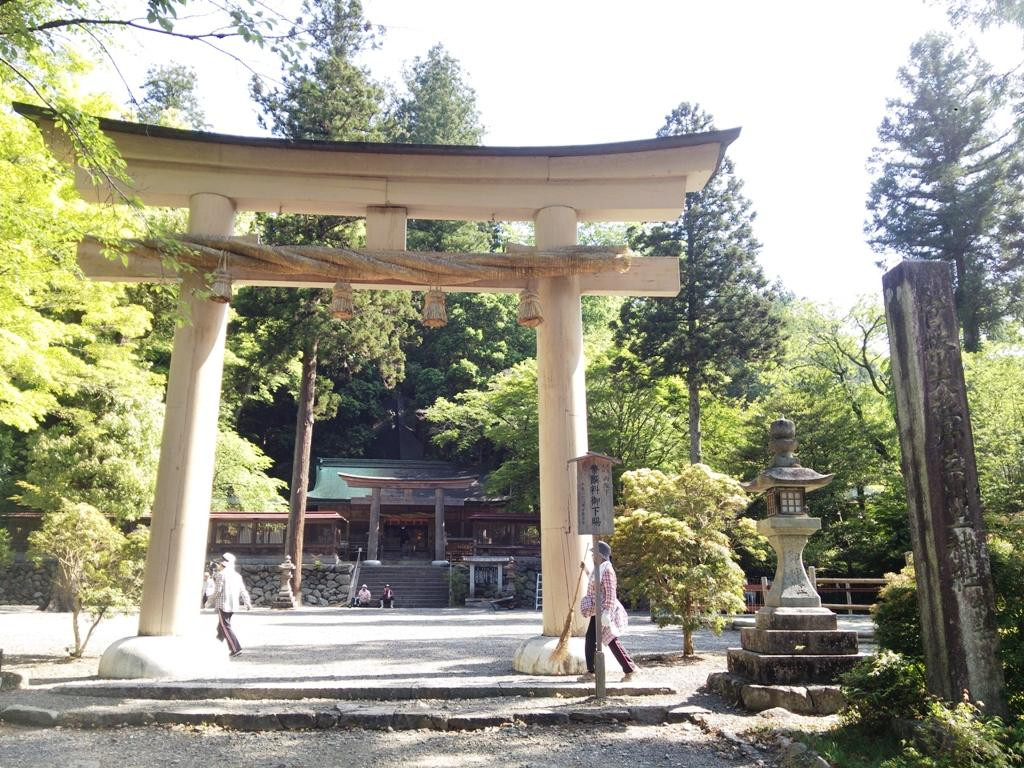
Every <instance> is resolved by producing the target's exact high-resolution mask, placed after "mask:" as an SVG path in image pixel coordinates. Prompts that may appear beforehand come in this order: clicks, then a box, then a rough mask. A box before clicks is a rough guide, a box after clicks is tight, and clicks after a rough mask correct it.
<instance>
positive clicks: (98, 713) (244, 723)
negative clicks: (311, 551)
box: [0, 704, 710, 731]
mask: <svg viewBox="0 0 1024 768" xmlns="http://www.w3.org/2000/svg"><path fill="white" fill-rule="evenodd" d="M707 714H710V712H709V710H706V709H703V708H701V707H694V706H680V707H668V706H646V705H638V706H629V707H619V706H614V707H601V708H596V709H566V710H552V709H538V710H531V711H524V712H512V713H501V712H476V713H466V714H450V713H446V712H443V711H437V710H424V711H422V712H420V711H411V712H408V711H395V710H394V709H392V708H389V707H362V708H349V707H348V706H346V705H344V704H338V705H336V706H335V707H334V708H333V709H331V710H318V711H316V710H311V709H310V710H288V711H284V712H223V711H219V710H216V709H206V708H198V707H197V708H195V709H181V710H163V711H154V712H139V711H134V712H133V711H128V712H125V711H123V710H122V709H119V708H110V709H72V710H67V711H64V712H58V711H55V710H49V709H43V708H41V707H30V706H26V705H22V704H12V705H10V706H8V707H6V708H4V709H0V722H3V723H6V724H8V725H23V726H31V727H37V728H52V727H65V728H82V729H101V728H118V727H122V726H144V725H216V726H219V727H222V728H228V729H231V730H238V731H281V730H288V731H295V730H323V729H331V728H366V729H371V730H389V729H390V730H395V731H402V730H433V731H472V730H480V729H483V728H496V727H512V726H516V725H520V726H521V725H536V726H566V725H573V724H578V725H584V724H611V723H633V724H635V725H662V724H665V723H681V722H691V723H694V724H696V725H702V724H703V718H704V715H707Z"/></svg>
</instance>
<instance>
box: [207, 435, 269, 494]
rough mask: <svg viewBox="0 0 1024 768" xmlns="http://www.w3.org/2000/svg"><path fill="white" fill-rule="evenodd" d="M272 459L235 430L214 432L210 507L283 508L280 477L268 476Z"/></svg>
mask: <svg viewBox="0 0 1024 768" xmlns="http://www.w3.org/2000/svg"><path fill="white" fill-rule="evenodd" d="M272 463H273V460H272V459H270V457H268V456H267V455H266V454H265V453H263V451H261V450H260V449H259V447H258V446H256V445H254V444H253V443H251V442H249V441H248V440H246V439H245V438H243V437H240V436H239V435H238V434H237V433H236V432H235V431H234V430H224V429H221V430H220V432H219V434H218V435H217V461H216V465H215V466H214V470H213V498H212V500H211V502H210V504H211V507H210V508H211V509H212V510H217V511H219V510H227V509H238V510H248V511H252V512H279V511H281V510H282V509H284V507H285V500H284V497H283V496H282V495H281V492H282V491H283V490H284V489H285V488H286V484H285V482H284V481H283V480H278V479H277V478H272V477H269V476H267V474H266V470H267V469H269V468H270V465H271V464H272Z"/></svg>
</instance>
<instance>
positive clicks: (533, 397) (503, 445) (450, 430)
mask: <svg viewBox="0 0 1024 768" xmlns="http://www.w3.org/2000/svg"><path fill="white" fill-rule="evenodd" d="M427 420H428V421H429V422H431V423H432V424H433V425H435V429H436V430H437V432H436V434H435V435H434V442H435V444H437V445H438V446H439V447H440V448H442V449H444V450H446V451H448V455H450V456H452V457H453V458H456V459H462V460H463V461H467V463H474V464H478V465H480V464H482V465H485V466H486V465H490V466H496V469H495V471H494V472H492V473H491V474H490V475H488V477H487V480H486V482H485V485H484V489H485V490H486V491H487V492H488V493H496V494H502V495H504V494H507V495H508V497H509V509H511V510H531V509H532V510H536V509H537V508H538V505H539V502H540V488H539V478H538V475H537V466H538V463H539V461H540V459H539V454H538V437H537V435H538V424H537V364H536V361H534V360H524V361H523V362H521V363H518V364H517V365H514V366H512V367H511V368H510V369H508V370H507V371H503V372H501V373H499V374H497V375H495V376H493V377H492V378H491V380H490V381H489V382H488V384H487V387H486V389H482V390H479V389H471V390H467V391H465V392H462V393H460V394H458V395H456V396H455V397H454V398H452V399H451V400H448V399H446V398H438V400H437V402H435V403H434V405H433V406H431V407H430V408H429V409H428V410H427Z"/></svg>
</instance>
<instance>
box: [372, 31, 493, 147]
mask: <svg viewBox="0 0 1024 768" xmlns="http://www.w3.org/2000/svg"><path fill="white" fill-rule="evenodd" d="M405 85H406V88H407V90H408V93H407V94H406V95H405V96H403V97H401V98H399V99H398V100H397V103H396V104H395V106H394V108H393V110H392V113H391V115H390V119H391V121H393V123H394V126H393V127H392V128H391V129H390V131H389V132H390V133H391V134H392V140H393V141H397V142H401V143H403V144H479V143H480V141H481V140H482V139H483V136H484V129H483V126H482V125H481V124H480V114H479V112H478V111H477V107H476V93H475V92H474V91H473V89H472V88H470V87H469V85H467V84H466V81H465V78H464V77H463V73H462V67H461V66H460V65H459V62H458V61H457V60H456V59H455V58H454V57H453V56H451V54H449V53H448V52H447V51H446V50H445V49H444V46H443V45H441V44H437V45H435V46H434V47H432V48H431V49H430V50H429V51H428V52H427V55H426V56H425V57H419V56H417V57H416V58H415V59H413V62H412V64H411V65H410V66H409V67H408V68H407V69H406V71H405Z"/></svg>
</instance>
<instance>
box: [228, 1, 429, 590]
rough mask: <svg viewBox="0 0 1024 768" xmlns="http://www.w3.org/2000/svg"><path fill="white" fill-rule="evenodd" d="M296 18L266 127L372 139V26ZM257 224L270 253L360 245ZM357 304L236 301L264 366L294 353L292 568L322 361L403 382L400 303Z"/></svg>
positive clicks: (328, 13)
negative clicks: (292, 60) (305, 41)
mask: <svg viewBox="0 0 1024 768" xmlns="http://www.w3.org/2000/svg"><path fill="white" fill-rule="evenodd" d="M304 11H305V14H306V15H307V17H308V18H310V19H311V23H312V34H313V39H314V45H313V48H312V55H311V58H310V60H309V61H306V62H299V63H296V64H294V65H293V66H292V67H291V69H290V70H289V71H288V72H287V74H286V75H285V77H284V80H283V86H282V87H281V88H278V89H275V90H273V91H266V90H264V88H263V86H262V85H261V83H260V81H259V80H254V81H253V85H252V95H253V98H254V99H255V100H256V102H257V103H258V104H259V105H260V107H261V108H262V109H263V112H264V118H263V120H264V122H265V124H266V123H269V124H271V125H272V126H273V128H274V131H275V133H277V134H279V135H283V136H286V137H288V138H291V139H313V140H331V141H366V140H373V139H376V138H379V133H378V118H379V115H380V113H381V108H382V100H383V97H384V91H383V89H382V88H381V87H380V86H379V85H377V84H376V83H374V82H373V80H372V79H371V78H370V76H369V73H368V72H367V71H366V70H365V69H363V68H361V67H359V66H357V65H356V64H355V58H356V56H357V55H358V54H359V53H360V52H361V51H363V50H364V49H365V48H367V47H368V46H371V45H373V44H374V39H375V37H374V32H373V29H372V27H370V25H369V24H367V22H366V21H365V19H364V18H363V14H362V6H361V4H360V3H359V2H358V0H329V2H325V3H318V4H314V3H312V2H307V3H305V4H304ZM261 223H262V230H263V232H262V234H263V236H264V239H265V241H266V242H269V243H273V244H304V243H308V244H318V245H326V246H354V245H357V244H358V243H357V242H355V240H356V238H357V237H358V234H357V233H358V231H359V225H358V222H356V221H355V220H353V219H351V218H347V217H341V216H327V217H325V216H266V217H263V218H262V220H261ZM264 294H265V295H264ZM355 298H356V308H357V315H356V317H355V318H353V319H352V320H348V321H344V322H342V321H338V320H335V319H333V318H332V317H331V316H330V312H329V306H330V292H329V291H323V290H301V291H297V290H294V289H277V290H274V291H268V290H266V289H264V291H262V292H261V293H260V295H259V296H253V297H249V300H248V301H246V300H241V297H240V300H239V301H238V302H236V309H238V310H239V311H240V314H243V313H244V314H248V315H249V322H248V325H249V326H250V328H253V329H254V330H259V328H260V326H261V325H262V324H263V323H273V324H275V325H277V326H279V327H278V332H277V335H276V339H277V341H278V343H279V345H280V346H277V347H276V348H275V347H272V348H270V349H267V350H264V351H263V352H261V353H260V354H261V356H262V357H263V362H264V363H265V364H266V365H267V366H268V367H269V366H272V365H273V363H274V361H275V360H277V359H280V358H281V357H285V358H286V357H287V356H288V355H289V353H292V354H293V353H294V350H295V349H296V348H297V349H298V350H299V351H300V360H301V376H300V380H299V386H298V393H297V395H296V400H297V412H296V422H295V423H296V426H295V442H294V450H293V457H292V471H291V499H290V512H289V519H288V532H287V543H286V548H287V551H288V553H289V554H290V555H291V557H292V560H293V562H295V563H296V564H299V563H301V561H302V550H303V540H302V539H303V531H304V525H305V507H306V486H307V484H308V481H309V467H310V454H311V445H312V438H313V425H314V423H315V421H316V419H317V418H318V417H323V416H330V415H332V414H333V411H334V410H335V409H336V408H337V405H338V402H339V400H338V398H337V397H336V396H335V395H334V393H333V382H330V381H328V380H326V379H324V378H322V377H321V378H319V379H318V375H317V374H318V368H319V366H320V364H321V360H322V359H323V358H324V357H327V358H330V359H331V360H332V361H333V362H334V363H335V365H334V369H335V370H347V371H349V372H352V371H356V370H359V369H360V368H363V367H366V366H369V365H373V364H376V365H377V367H378V369H379V370H380V372H381V373H382V374H383V376H384V378H385V379H386V380H387V381H388V382H389V384H393V383H394V382H395V381H397V380H400V379H401V378H402V375H403V365H404V357H403V354H402V350H401V344H400V342H401V338H402V337H403V336H404V335H406V333H407V332H408V330H409V328H410V320H411V314H412V313H411V305H410V303H409V300H408V297H407V296H406V295H405V294H401V293H387V292H366V291H360V292H357V294H356V297H355ZM275 352H277V354H276V355H275V354H274V353H275ZM253 373H254V372H251V373H250V378H251V377H252V374H253ZM250 384H251V382H250ZM294 587H295V591H296V594H297V595H299V594H301V569H297V570H296V572H295V584H294Z"/></svg>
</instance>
